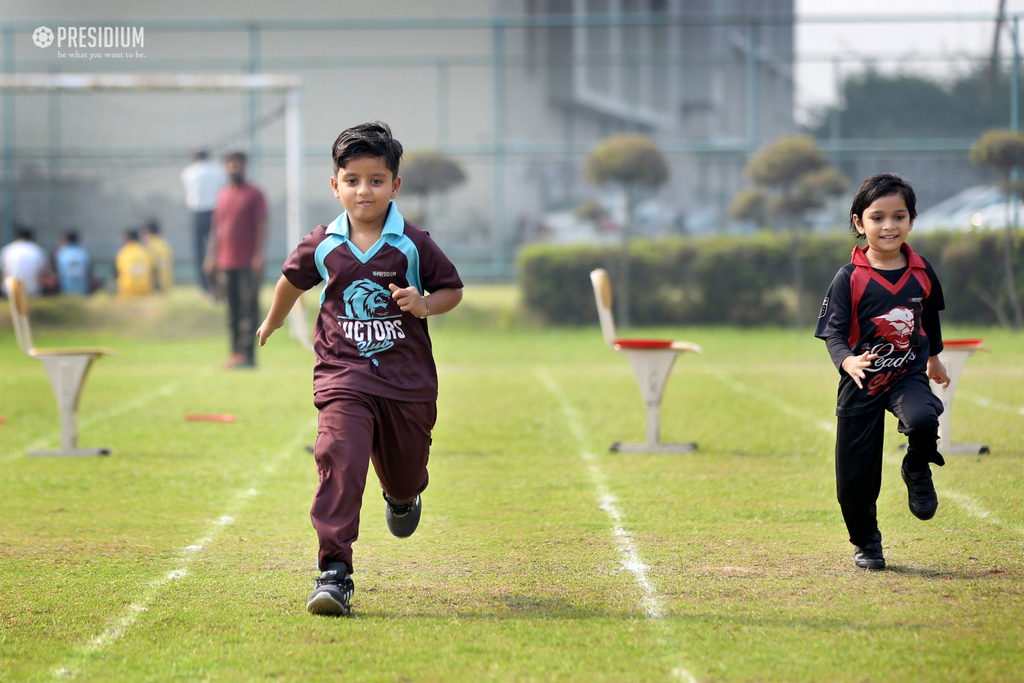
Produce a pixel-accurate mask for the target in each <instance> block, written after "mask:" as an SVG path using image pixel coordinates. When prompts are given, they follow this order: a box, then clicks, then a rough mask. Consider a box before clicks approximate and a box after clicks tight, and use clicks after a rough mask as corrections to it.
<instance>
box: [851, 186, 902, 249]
mask: <svg viewBox="0 0 1024 683" xmlns="http://www.w3.org/2000/svg"><path fill="white" fill-rule="evenodd" d="M853 224H854V226H855V227H856V228H857V232H859V233H860V234H862V235H864V236H865V237H867V240H868V249H870V250H873V251H874V252H876V253H877V254H879V255H882V254H888V253H895V252H898V251H899V250H900V247H902V246H903V243H904V242H905V241H906V239H907V235H909V234H910V231H911V230H912V229H913V227H914V220H913V219H912V218H911V217H910V211H908V210H907V202H906V200H905V199H903V195H901V194H899V193H896V194H890V195H886V196H884V197H879V198H878V199H876V200H875V201H873V202H872V203H871V205H870V206H868V208H866V209H864V214H863V215H862V216H861V217H860V218H857V216H856V215H855V216H854V217H853Z"/></svg>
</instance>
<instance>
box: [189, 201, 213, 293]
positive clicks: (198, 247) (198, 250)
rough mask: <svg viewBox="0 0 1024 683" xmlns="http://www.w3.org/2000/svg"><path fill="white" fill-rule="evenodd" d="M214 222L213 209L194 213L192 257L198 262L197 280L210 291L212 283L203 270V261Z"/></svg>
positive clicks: (204, 289)
mask: <svg viewBox="0 0 1024 683" xmlns="http://www.w3.org/2000/svg"><path fill="white" fill-rule="evenodd" d="M212 222H213V211H196V212H195V213H193V214H192V257H193V258H194V259H195V262H196V282H198V283H199V286H200V287H202V288H203V291H206V292H209V291H210V285H211V284H212V283H211V282H210V281H209V279H207V277H206V273H204V272H203V261H205V260H206V247H207V246H208V245H209V242H210V225H211V224H212Z"/></svg>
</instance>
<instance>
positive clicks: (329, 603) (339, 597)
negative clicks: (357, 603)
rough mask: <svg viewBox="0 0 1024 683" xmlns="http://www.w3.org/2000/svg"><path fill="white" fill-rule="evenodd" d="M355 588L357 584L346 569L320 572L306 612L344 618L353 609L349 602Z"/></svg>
mask: <svg viewBox="0 0 1024 683" xmlns="http://www.w3.org/2000/svg"><path fill="white" fill-rule="evenodd" d="M355 588H356V585H355V583H354V582H353V581H352V578H351V577H350V576H349V574H348V572H347V571H345V570H344V569H341V570H338V569H328V570H327V571H325V572H320V576H319V577H317V580H316V589H314V590H313V592H312V593H310V595H309V599H308V600H307V601H306V611H307V612H309V613H310V614H323V615H326V616H331V617H343V616H345V615H346V614H348V613H349V610H350V609H351V607H349V602H350V601H351V600H352V593H353V592H354V591H355Z"/></svg>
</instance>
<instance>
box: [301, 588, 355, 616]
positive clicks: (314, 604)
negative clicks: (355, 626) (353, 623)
mask: <svg viewBox="0 0 1024 683" xmlns="http://www.w3.org/2000/svg"><path fill="white" fill-rule="evenodd" d="M306 611H307V612H309V613H310V614H318V615H321V616H329V617H343V616H345V615H346V614H348V613H349V612H350V611H352V608H351V607H349V606H348V605H344V604H342V603H340V602H338V601H337V600H335V599H334V598H332V597H331V596H330V594H328V593H326V592H324V593H317V594H316V595H314V596H313V597H311V598H310V599H309V602H307V603H306Z"/></svg>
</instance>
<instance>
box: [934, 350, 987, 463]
mask: <svg viewBox="0 0 1024 683" xmlns="http://www.w3.org/2000/svg"><path fill="white" fill-rule="evenodd" d="M943 347H944V348H943V349H942V353H940V354H939V360H941V361H942V364H943V365H945V366H946V373H947V374H948V375H949V386H948V387H945V388H943V387H942V386H941V385H939V384H936V383H935V382H932V383H931V385H932V392H933V393H934V394H935V395H936V396H938V397H939V398H940V399H941V400H942V407H943V409H944V410H943V411H942V415H940V416H939V452H940V453H942V454H943V455H978V454H981V453H988V446H987V445H986V444H983V443H953V431H952V423H953V395H954V394H955V393H956V385H957V383H958V382H959V381H960V375H961V373H963V371H964V366H965V365H966V364H967V359H968V358H970V357H971V356H973V355H974V354H975V352H977V351H989V350H990V349H988V348H987V347H986V346H984V345H983V344H982V343H981V340H980V339H956V340H950V341H944V342H943Z"/></svg>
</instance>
